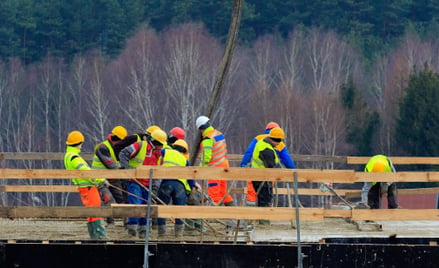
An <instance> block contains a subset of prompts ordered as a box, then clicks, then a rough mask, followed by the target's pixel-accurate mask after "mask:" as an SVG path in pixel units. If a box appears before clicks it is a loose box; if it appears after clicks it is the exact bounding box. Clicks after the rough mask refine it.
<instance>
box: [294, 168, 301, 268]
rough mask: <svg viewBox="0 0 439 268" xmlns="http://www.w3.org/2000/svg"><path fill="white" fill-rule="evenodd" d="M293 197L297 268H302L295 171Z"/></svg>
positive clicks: (295, 174)
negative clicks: (294, 204)
mask: <svg viewBox="0 0 439 268" xmlns="http://www.w3.org/2000/svg"><path fill="white" fill-rule="evenodd" d="M294 195H295V201H296V232H297V267H299V268H303V258H302V245H301V242H300V217H299V190H298V183H297V172H296V171H294Z"/></svg>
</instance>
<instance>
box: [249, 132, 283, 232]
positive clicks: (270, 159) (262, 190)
mask: <svg viewBox="0 0 439 268" xmlns="http://www.w3.org/2000/svg"><path fill="white" fill-rule="evenodd" d="M284 139H285V133H284V131H283V130H282V129H281V128H280V127H274V128H272V129H271V130H270V132H269V133H268V135H267V136H266V137H265V138H263V139H261V140H260V141H258V142H257V143H256V145H255V149H254V150H253V155H252V162H251V167H252V168H280V167H281V166H280V161H279V157H278V155H277V153H276V150H275V149H274V148H275V147H276V146H278V145H279V143H281V142H282V140H284ZM252 183H253V188H254V189H255V190H256V193H257V196H258V198H257V201H258V202H257V203H258V204H257V205H258V207H270V206H271V204H272V201H273V184H272V183H269V182H262V181H253V182H252ZM259 223H260V224H263V225H269V224H270V221H267V220H260V221H259Z"/></svg>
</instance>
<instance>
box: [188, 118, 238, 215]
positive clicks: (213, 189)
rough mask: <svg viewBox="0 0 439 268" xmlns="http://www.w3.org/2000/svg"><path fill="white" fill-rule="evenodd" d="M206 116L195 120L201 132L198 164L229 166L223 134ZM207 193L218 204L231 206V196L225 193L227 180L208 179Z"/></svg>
mask: <svg viewBox="0 0 439 268" xmlns="http://www.w3.org/2000/svg"><path fill="white" fill-rule="evenodd" d="M209 121H210V119H209V118H208V117H207V116H204V115H202V116H199V117H198V118H197V120H196V122H195V124H196V126H197V128H198V130H199V131H200V132H201V136H202V140H201V161H200V166H204V167H206V166H208V167H229V160H228V159H227V145H226V138H225V137H224V134H223V133H221V132H220V131H218V130H216V129H214V128H213V127H212V126H211V125H210V122H209ZM207 193H208V194H209V196H210V198H211V199H212V200H213V201H214V202H215V203H216V204H218V205H221V203H222V204H224V205H225V206H233V198H232V197H231V196H230V195H229V194H227V181H225V180H208V188H207Z"/></svg>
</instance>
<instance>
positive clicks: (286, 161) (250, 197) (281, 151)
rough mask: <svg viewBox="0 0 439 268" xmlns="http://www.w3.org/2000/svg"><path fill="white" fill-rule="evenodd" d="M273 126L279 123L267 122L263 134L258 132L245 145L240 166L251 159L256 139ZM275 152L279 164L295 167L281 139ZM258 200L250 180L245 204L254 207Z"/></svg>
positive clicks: (277, 125)
mask: <svg viewBox="0 0 439 268" xmlns="http://www.w3.org/2000/svg"><path fill="white" fill-rule="evenodd" d="M274 127H279V124H278V123H276V122H269V123H268V124H267V125H266V126H265V131H264V133H263V134H259V135H258V136H256V137H254V138H253V140H252V141H251V143H250V144H249V146H248V147H247V150H246V151H245V153H244V155H243V157H242V160H241V164H240V167H246V166H248V165H249V164H250V162H251V160H252V155H253V151H254V149H255V145H256V143H257V142H258V141H260V140H262V139H264V138H266V137H267V135H268V133H269V132H270V130H271V129H272V128H274ZM274 149H275V151H276V154H277V156H278V157H279V161H280V162H281V164H282V165H283V166H284V167H286V168H291V169H294V168H296V164H295V163H294V161H293V159H292V158H291V156H290V153H289V152H288V149H287V146H286V145H285V143H284V142H283V141H281V142H280V143H279V144H278V145H277V146H276V147H275V148H274ZM257 200H258V196H257V194H256V191H255V189H254V188H253V184H252V182H251V181H249V182H247V196H246V206H250V207H255V206H256V203H257Z"/></svg>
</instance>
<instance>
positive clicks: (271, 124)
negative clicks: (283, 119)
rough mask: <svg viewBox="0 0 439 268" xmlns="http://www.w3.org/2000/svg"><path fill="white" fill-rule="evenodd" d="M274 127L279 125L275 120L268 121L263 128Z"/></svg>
mask: <svg viewBox="0 0 439 268" xmlns="http://www.w3.org/2000/svg"><path fill="white" fill-rule="evenodd" d="M275 127H279V124H278V123H276V122H269V123H268V124H267V126H266V127H265V129H272V128H275Z"/></svg>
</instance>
